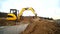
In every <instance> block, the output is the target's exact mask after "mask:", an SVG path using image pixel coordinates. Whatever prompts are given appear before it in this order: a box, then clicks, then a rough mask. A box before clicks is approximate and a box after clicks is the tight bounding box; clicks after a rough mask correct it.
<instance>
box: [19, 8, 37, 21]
mask: <svg viewBox="0 0 60 34" xmlns="http://www.w3.org/2000/svg"><path fill="white" fill-rule="evenodd" d="M25 10H31V11H32V12H33V14H35V15H36V13H35V10H34V9H33V8H32V7H30V8H22V10H21V11H20V13H19V14H18V20H19V19H20V16H21V15H22V14H23V12H24V11H25Z"/></svg>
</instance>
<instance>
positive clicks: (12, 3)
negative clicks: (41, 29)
mask: <svg viewBox="0 0 60 34" xmlns="http://www.w3.org/2000/svg"><path fill="white" fill-rule="evenodd" d="M25 7H32V8H34V10H35V12H36V13H37V15H38V16H42V17H50V18H53V19H60V0H0V12H7V13H9V12H10V9H18V10H19V11H21V9H22V8H25ZM23 15H25V16H26V15H27V16H29V15H34V14H33V13H31V11H25V12H24V13H23Z"/></svg>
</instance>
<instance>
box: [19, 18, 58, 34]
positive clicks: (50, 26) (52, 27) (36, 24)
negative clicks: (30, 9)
mask: <svg viewBox="0 0 60 34" xmlns="http://www.w3.org/2000/svg"><path fill="white" fill-rule="evenodd" d="M31 22H32V23H30V24H29V25H28V27H27V28H26V29H25V30H24V31H23V32H21V33H20V34H55V32H56V30H57V29H56V24H55V22H54V20H46V19H40V18H36V19H31Z"/></svg>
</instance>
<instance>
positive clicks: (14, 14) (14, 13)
mask: <svg viewBox="0 0 60 34" xmlns="http://www.w3.org/2000/svg"><path fill="white" fill-rule="evenodd" d="M25 10H31V11H32V12H33V14H35V16H37V14H36V13H35V10H34V9H33V8H32V7H29V8H22V10H21V11H20V12H19V10H17V9H10V13H2V12H0V19H5V20H11V21H15V20H20V16H22V14H23V12H24V11H25Z"/></svg>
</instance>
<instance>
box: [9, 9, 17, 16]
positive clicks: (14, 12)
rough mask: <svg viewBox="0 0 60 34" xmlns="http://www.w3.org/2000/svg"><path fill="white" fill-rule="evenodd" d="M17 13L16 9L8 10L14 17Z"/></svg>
mask: <svg viewBox="0 0 60 34" xmlns="http://www.w3.org/2000/svg"><path fill="white" fill-rule="evenodd" d="M17 12H18V10H17V9H10V13H13V14H15V15H16V16H17Z"/></svg>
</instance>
